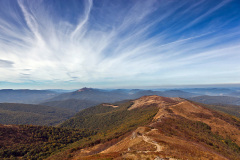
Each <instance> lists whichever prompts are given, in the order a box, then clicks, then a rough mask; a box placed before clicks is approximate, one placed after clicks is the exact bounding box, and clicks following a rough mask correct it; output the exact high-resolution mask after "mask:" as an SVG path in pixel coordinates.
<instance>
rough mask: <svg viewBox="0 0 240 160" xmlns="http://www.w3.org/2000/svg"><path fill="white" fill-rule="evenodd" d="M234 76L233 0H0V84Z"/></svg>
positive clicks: (126, 84) (145, 82)
mask: <svg viewBox="0 0 240 160" xmlns="http://www.w3.org/2000/svg"><path fill="white" fill-rule="evenodd" d="M209 84H240V1H239V0H211V1H209V0H187V1H186V0H114V1H113V0H67V1H66V0H62V1H61V0H0V88H2V89H3V88H30V89H34V88H35V89H47V88H62V89H73V88H81V87H84V86H87V87H95V88H131V87H132V88H136V87H137V86H138V87H140V88H141V87H147V86H171V85H172V86H181V85H183V86H185V85H209Z"/></svg>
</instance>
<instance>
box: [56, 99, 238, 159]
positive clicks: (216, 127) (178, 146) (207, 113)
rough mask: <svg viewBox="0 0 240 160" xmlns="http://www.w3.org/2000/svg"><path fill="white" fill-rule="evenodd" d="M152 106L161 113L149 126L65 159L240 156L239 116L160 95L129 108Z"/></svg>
mask: <svg viewBox="0 0 240 160" xmlns="http://www.w3.org/2000/svg"><path fill="white" fill-rule="evenodd" d="M149 106H154V107H157V108H158V113H157V114H156V115H155V117H153V119H152V121H151V122H150V123H148V124H147V125H144V126H141V127H138V128H137V129H136V130H134V131H132V132H129V133H128V134H125V136H122V137H120V138H118V139H112V140H109V141H108V142H104V143H100V144H97V145H94V146H90V147H85V148H79V150H74V151H73V150H72V151H71V156H68V158H66V157H67V156H64V157H65V158H63V159H75V160H77V159H79V160H82V159H146V160H147V159H155V158H159V159H160V158H165V159H201V160H203V159H213V160H214V159H216V160H218V159H232V160H237V159H240V156H239V155H240V147H239V146H240V121H239V119H237V118H235V117H232V116H229V115H226V114H223V113H220V112H216V111H213V110H210V109H208V108H205V107H203V106H201V105H199V104H197V103H194V102H190V101H187V100H184V99H180V98H165V97H159V96H144V97H142V98H140V99H137V100H135V101H133V105H132V106H131V107H130V108H128V110H133V111H134V110H138V109H140V108H146V107H149ZM58 158H59V157H58ZM60 159H61V158H60Z"/></svg>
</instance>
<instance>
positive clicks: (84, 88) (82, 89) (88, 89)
mask: <svg viewBox="0 0 240 160" xmlns="http://www.w3.org/2000/svg"><path fill="white" fill-rule="evenodd" d="M91 90H93V88H87V87H83V88H81V89H79V90H77V92H84V91H91Z"/></svg>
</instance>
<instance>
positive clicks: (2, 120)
mask: <svg viewBox="0 0 240 160" xmlns="http://www.w3.org/2000/svg"><path fill="white" fill-rule="evenodd" d="M74 114H75V112H74V111H71V110H68V109H63V108H56V107H49V106H43V105H33V104H19V103H0V124H33V125H52V126H53V125H56V124H58V123H60V122H63V121H65V120H66V119H68V118H70V117H71V116H73V115H74Z"/></svg>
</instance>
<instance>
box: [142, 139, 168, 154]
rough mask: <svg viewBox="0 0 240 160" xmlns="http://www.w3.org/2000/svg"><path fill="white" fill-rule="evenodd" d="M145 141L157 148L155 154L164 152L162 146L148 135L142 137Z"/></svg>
mask: <svg viewBox="0 0 240 160" xmlns="http://www.w3.org/2000/svg"><path fill="white" fill-rule="evenodd" d="M142 137H143V140H144V141H145V142H147V143H150V144H153V145H155V146H156V147H157V149H156V151H155V152H160V151H162V148H163V147H162V146H160V145H159V144H158V143H157V142H156V141H154V140H152V139H151V138H149V137H147V136H146V135H142Z"/></svg>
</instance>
